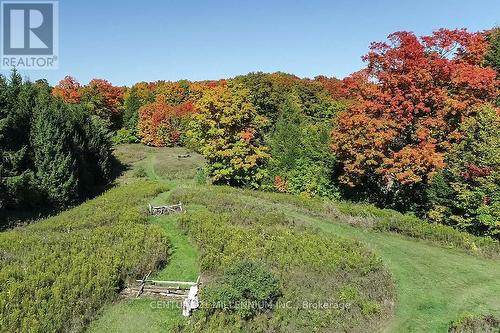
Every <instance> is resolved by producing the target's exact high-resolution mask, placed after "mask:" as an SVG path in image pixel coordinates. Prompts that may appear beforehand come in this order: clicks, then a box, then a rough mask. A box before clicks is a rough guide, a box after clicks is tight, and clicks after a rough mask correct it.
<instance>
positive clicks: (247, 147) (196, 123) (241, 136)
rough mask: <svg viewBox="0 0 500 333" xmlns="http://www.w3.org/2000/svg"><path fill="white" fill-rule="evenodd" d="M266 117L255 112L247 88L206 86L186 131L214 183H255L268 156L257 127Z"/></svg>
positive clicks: (237, 184)
mask: <svg viewBox="0 0 500 333" xmlns="http://www.w3.org/2000/svg"><path fill="white" fill-rule="evenodd" d="M266 123H267V119H266V118H265V117H263V116H261V115H259V114H258V112H257V110H256V108H255V106H254V105H253V104H252V102H251V95H250V91H249V90H248V89H246V88H245V87H243V86H242V85H241V84H237V83H228V84H222V85H218V86H215V87H213V88H212V89H207V90H205V91H204V92H203V96H202V97H201V99H200V100H199V101H198V103H197V113H195V114H194V116H193V120H192V121H191V122H190V123H189V129H188V131H187V133H186V135H187V138H188V142H189V145H190V146H191V147H195V148H196V149H197V150H198V151H199V152H200V153H201V154H203V156H205V158H206V159H207V162H208V166H207V169H208V173H209V175H210V176H211V177H212V179H213V181H214V182H215V183H219V184H229V185H236V186H243V185H247V186H254V187H256V186H258V185H259V184H260V182H261V181H262V180H263V179H264V177H265V172H264V169H263V168H262V166H263V165H264V164H265V162H266V161H267V159H268V158H269V154H268V149H267V147H265V146H264V145H263V142H262V138H261V136H260V132H259V130H260V129H261V128H262V127H263V126H265V125H266Z"/></svg>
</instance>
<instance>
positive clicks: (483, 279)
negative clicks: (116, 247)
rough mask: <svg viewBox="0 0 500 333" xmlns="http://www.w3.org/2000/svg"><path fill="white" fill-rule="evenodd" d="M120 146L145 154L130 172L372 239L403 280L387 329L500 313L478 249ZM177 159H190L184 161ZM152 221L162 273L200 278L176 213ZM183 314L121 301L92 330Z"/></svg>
mask: <svg viewBox="0 0 500 333" xmlns="http://www.w3.org/2000/svg"><path fill="white" fill-rule="evenodd" d="M120 149H122V151H121V152H122V154H123V156H127V158H130V156H128V155H127V154H128V151H131V152H132V153H133V154H134V155H135V156H136V157H137V156H140V155H141V154H142V158H140V159H139V160H138V161H136V162H134V163H135V164H134V166H133V167H132V168H131V170H129V171H128V172H129V174H132V173H133V172H135V171H134V170H137V168H140V167H142V168H144V170H145V173H146V176H147V177H149V178H153V179H157V180H160V181H163V182H166V183H169V184H171V185H172V191H173V192H174V194H175V192H176V191H181V190H182V191H194V192H197V191H206V192H205V193H206V195H205V196H206V200H207V201H208V202H209V201H210V200H211V194H212V193H216V192H217V191H224V192H226V193H227V194H228V195H229V196H232V197H238V198H239V199H240V200H239V202H241V205H248V204H250V203H252V202H253V203H259V204H262V205H265V206H270V207H272V209H274V210H276V211H280V212H283V213H284V214H285V215H286V216H287V217H289V218H290V219H292V220H293V221H294V223H297V224H304V225H307V226H308V227H311V228H315V229H316V230H317V231H318V232H320V233H322V234H325V235H327V234H334V235H337V236H341V237H345V238H348V239H355V240H359V241H361V242H363V243H365V244H367V245H368V246H369V247H370V248H371V249H372V250H373V251H374V252H375V253H376V254H378V255H380V257H381V258H382V260H383V262H384V264H385V266H386V267H388V269H389V271H390V272H391V274H392V276H393V278H394V280H395V284H396V291H397V296H396V298H397V299H396V303H395V312H394V315H393V316H392V317H391V318H390V319H388V320H387V322H386V325H385V326H384V327H383V328H382V330H383V331H386V332H446V331H447V329H448V327H449V325H450V322H451V321H453V320H455V319H457V318H458V317H460V316H461V315H462V314H463V313H466V312H470V313H477V314H488V313H489V314H493V315H496V316H497V317H498V316H500V297H499V296H498V295H500V279H498V277H499V276H500V264H499V262H498V260H495V259H488V258H484V257H482V256H479V255H471V254H468V253H466V252H465V251H463V250H460V249H450V248H446V247H444V246H438V245H435V244H432V243H430V242H428V241H426V240H416V239H411V238H409V237H405V236H401V235H397V234H393V233H387V232H377V231H375V230H371V229H368V228H360V227H353V226H351V225H349V224H348V223H351V222H352V221H344V220H342V218H327V217H325V216H321V215H318V214H312V213H309V212H307V211H305V210H304V209H302V207H301V206H300V205H299V204H295V203H299V200H298V199H297V198H296V197H289V198H287V197H285V199H283V200H282V201H269V200H266V199H265V196H263V195H261V194H260V193H257V192H255V193H254V192H252V191H241V190H237V189H231V188H225V187H223V188H219V187H210V186H201V187H200V186H196V185H195V184H194V182H193V181H192V178H193V177H194V176H195V175H196V169H197V167H198V166H199V165H200V161H201V159H200V158H199V157H198V156H196V155H195V156H196V157H195V158H194V159H193V160H191V161H188V160H177V159H176V156H175V155H177V154H178V153H179V152H180V150H170V149H150V148H146V149H144V148H140V147H138V146H129V147H120ZM183 152H184V151H183ZM183 152H182V153H183ZM174 157H175V158H174ZM122 158H123V157H122ZM181 161H182V162H181ZM177 162H180V163H182V164H183V165H182V166H180V165H178V164H177ZM191 162H192V163H191ZM184 163H187V165H186V164H184ZM179 170H182V172H180V171H179ZM172 175H174V176H172ZM171 196H172V192H165V193H163V194H160V195H159V196H158V197H157V198H156V199H155V202H157V203H160V202H165V201H168V200H171ZM174 196H175V195H174ZM189 207H193V208H196V207H198V206H192V205H191V206H188V208H189ZM150 222H151V223H155V224H158V225H160V226H162V228H163V229H164V230H165V232H166V233H167V234H168V235H169V236H170V239H171V242H172V244H173V247H174V252H173V253H172V257H171V260H170V262H169V263H168V264H167V265H166V267H165V268H164V269H163V270H161V271H160V272H158V273H157V274H158V276H161V277H173V276H178V277H180V278H191V277H193V276H196V275H197V274H198V272H199V263H198V260H199V259H198V253H197V250H196V249H195V247H194V246H193V243H192V242H191V241H190V240H189V239H188V237H187V236H186V235H185V234H184V233H182V232H180V231H179V228H178V226H177V221H176V220H175V219H174V218H169V217H161V218H154V219H151V221H150ZM148 311H149V312H148ZM162 311H163V312H162ZM157 315H158V317H157ZM143 318H149V319H148V320H143ZM175 318H177V319H175ZM179 318H180V311H179V310H171V309H162V310H161V311H156V310H155V311H153V310H151V307H150V300H137V301H132V302H127V303H124V302H119V303H117V304H115V305H112V306H109V307H107V308H106V309H105V311H104V312H103V315H102V316H101V318H100V319H99V320H97V321H96V322H94V324H93V325H92V329H91V331H92V332H121V331H123V332H127V330H126V329H125V328H124V329H123V330H122V329H121V328H122V327H133V328H134V329H135V331H141V332H160V331H168V330H169V328H170V329H172V328H174V327H176V325H178V324H179V320H181V321H180V323H182V319H179ZM127 323H128V324H127ZM134 325H135V326H134Z"/></svg>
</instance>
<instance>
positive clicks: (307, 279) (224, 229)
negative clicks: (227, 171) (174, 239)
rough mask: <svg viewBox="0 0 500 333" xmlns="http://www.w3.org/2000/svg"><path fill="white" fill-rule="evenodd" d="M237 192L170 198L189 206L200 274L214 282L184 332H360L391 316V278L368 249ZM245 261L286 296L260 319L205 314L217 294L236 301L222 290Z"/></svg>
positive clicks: (184, 192) (183, 222)
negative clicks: (231, 272) (230, 273)
mask: <svg viewBox="0 0 500 333" xmlns="http://www.w3.org/2000/svg"><path fill="white" fill-rule="evenodd" d="M208 191H210V193H209V192H208ZM235 191H237V190H235V189H231V188H228V187H210V188H208V187H196V188H185V189H178V190H177V189H176V190H174V191H173V193H172V196H171V198H170V199H171V200H173V201H179V200H180V201H182V202H183V203H187V204H188V207H191V208H190V209H189V211H188V213H187V214H184V215H182V216H181V218H180V226H181V227H182V228H183V229H184V230H186V232H187V233H188V234H189V235H190V236H191V237H192V239H193V240H194V241H195V243H197V244H198V246H199V247H200V253H201V259H200V263H201V267H202V270H203V275H204V276H206V277H209V280H210V281H212V282H209V284H210V286H211V287H210V293H209V295H208V296H207V297H206V298H204V294H203V292H202V295H201V301H202V311H199V313H198V314H196V315H195V320H194V321H192V322H191V324H189V325H188V326H187V327H185V329H186V330H190V331H191V330H194V331H210V330H211V329H212V330H216V329H217V328H219V329H220V327H224V328H227V330H228V331H231V330H234V331H241V330H243V331H279V332H281V331H282V332H311V331H320V332H321V331H331V329H332V327H335V328H336V329H337V330H339V331H362V330H363V329H365V330H366V329H368V327H372V326H374V325H375V326H376V325H377V324H378V323H380V321H381V319H382V318H386V317H387V316H389V315H390V312H391V310H392V308H391V304H392V300H393V297H394V287H393V283H392V279H391V277H390V275H389V273H388V272H387V271H386V270H385V268H384V266H383V264H382V262H381V260H380V258H379V257H377V256H376V255H374V254H373V253H371V252H370V251H369V250H367V249H366V248H365V247H364V245H363V244H361V243H360V242H357V241H352V240H346V239H343V238H339V237H336V236H334V235H323V234H320V233H318V232H317V231H315V230H314V229H312V228H308V227H305V226H304V225H301V224H296V223H294V221H292V220H290V219H288V218H287V217H286V216H285V215H284V214H283V213H280V212H277V211H276V210H275V209H273V208H272V207H266V206H264V205H256V206H254V205H253V204H252V202H251V201H250V200H246V199H247V198H245V197H244V196H242V197H240V196H238V195H236V194H237V192H235ZM245 261H252V262H255V263H259V264H261V265H263V267H265V268H266V269H267V270H268V271H269V272H271V273H272V274H273V275H274V276H275V277H276V278H277V279H278V281H279V290H280V291H281V293H282V296H281V297H280V298H279V299H278V300H277V302H276V305H275V306H272V307H271V310H272V311H270V312H268V311H264V312H262V313H254V312H252V315H254V314H255V316H252V318H251V319H248V318H247V319H244V318H246V316H245V315H243V314H245V313H247V312H246V311H237V310H236V311H224V309H213V307H212V306H211V305H210V304H209V305H208V308H207V305H206V304H205V303H204V302H207V301H208V302H211V301H213V300H214V297H213V295H214V294H215V295H218V297H215V299H218V300H223V301H227V302H229V303H231V302H232V301H231V300H233V301H234V299H239V298H238V297H237V295H234V293H233V292H232V291H231V290H232V289H231V288H229V289H228V288H227V285H226V284H225V283H223V282H221V283H220V284H217V283H218V281H224V279H222V280H219V279H218V277H220V276H223V275H224V274H225V273H226V272H227V271H228V270H230V269H231V267H233V265H234V264H235V263H238V262H245ZM210 277H211V278H210ZM218 288H219V289H218ZM219 296H220V297H219ZM203 304H205V306H203ZM231 304H232V303H231ZM325 304H326V305H325Z"/></svg>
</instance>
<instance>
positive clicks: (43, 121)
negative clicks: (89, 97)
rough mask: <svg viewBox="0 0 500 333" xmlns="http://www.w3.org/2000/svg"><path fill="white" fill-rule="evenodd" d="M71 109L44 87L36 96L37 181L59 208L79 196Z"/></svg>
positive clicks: (34, 158) (35, 146)
mask: <svg viewBox="0 0 500 333" xmlns="http://www.w3.org/2000/svg"><path fill="white" fill-rule="evenodd" d="M68 111H69V110H68V107H67V106H65V105H64V104H62V103H61V102H59V101H57V100H54V99H53V98H51V95H50V91H48V90H47V89H43V90H42V91H40V93H39V96H38V98H37V105H36V108H35V113H34V114H35V116H34V120H33V126H32V131H31V142H32V145H33V152H34V154H33V160H34V166H35V170H36V179H37V183H38V184H39V188H40V190H41V191H42V192H43V194H44V197H45V198H46V200H48V201H49V202H50V203H51V205H52V206H54V207H57V208H61V207H64V206H67V205H69V204H71V203H74V202H75V201H76V200H77V199H78V197H76V196H75V193H78V191H77V189H78V179H77V175H76V172H75V156H74V151H72V147H71V141H72V136H73V130H72V124H71V122H70V119H69V117H68Z"/></svg>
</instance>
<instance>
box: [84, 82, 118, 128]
mask: <svg viewBox="0 0 500 333" xmlns="http://www.w3.org/2000/svg"><path fill="white" fill-rule="evenodd" d="M123 93H124V89H123V88H121V87H115V86H113V85H112V84H111V83H109V82H108V81H106V80H102V79H93V80H92V81H90V82H89V84H88V85H86V86H85V87H83V89H82V93H81V103H82V104H83V105H85V107H86V108H87V109H88V110H89V111H90V112H91V113H93V114H95V115H97V116H99V117H100V118H102V119H104V120H106V121H108V122H109V124H110V127H111V128H113V129H117V128H119V127H120V125H121V124H119V122H120V120H121V119H120V116H121V112H122V107H123Z"/></svg>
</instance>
